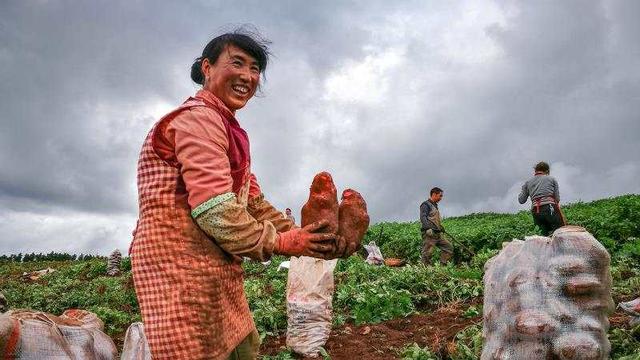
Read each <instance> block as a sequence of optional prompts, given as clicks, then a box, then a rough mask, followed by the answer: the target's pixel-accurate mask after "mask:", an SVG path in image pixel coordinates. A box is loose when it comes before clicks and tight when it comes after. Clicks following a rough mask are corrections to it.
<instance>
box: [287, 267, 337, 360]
mask: <svg viewBox="0 0 640 360" xmlns="http://www.w3.org/2000/svg"><path fill="white" fill-rule="evenodd" d="M337 262H338V260H322V259H316V258H312V257H306V256H301V257H292V258H291V264H290V267H289V277H288V280H287V346H288V347H289V348H291V349H292V350H293V351H295V352H297V353H299V354H303V355H306V356H311V357H315V356H317V355H318V353H319V352H320V348H321V347H322V346H323V345H324V344H325V343H326V342H327V339H328V338H329V333H330V332H331V319H332V311H333V308H332V305H331V302H332V299H333V290H334V284H333V270H334V269H335V267H336V264H337Z"/></svg>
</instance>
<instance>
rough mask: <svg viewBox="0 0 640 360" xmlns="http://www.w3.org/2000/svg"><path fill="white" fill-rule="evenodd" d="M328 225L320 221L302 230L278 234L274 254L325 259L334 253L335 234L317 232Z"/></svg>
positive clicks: (324, 221) (297, 229)
mask: <svg viewBox="0 0 640 360" xmlns="http://www.w3.org/2000/svg"><path fill="white" fill-rule="evenodd" d="M327 225H329V222H328V221H326V220H321V221H318V222H315V223H313V224H310V225H307V226H305V227H303V228H295V229H291V230H289V231H286V232H282V233H279V234H278V240H277V241H276V245H275V247H274V251H273V252H274V253H275V254H278V255H286V256H311V257H315V258H320V259H325V258H327V257H328V255H329V254H330V253H332V252H333V251H334V247H335V245H334V244H335V239H336V234H333V233H320V232H318V231H319V230H320V229H322V228H323V227H325V226H327Z"/></svg>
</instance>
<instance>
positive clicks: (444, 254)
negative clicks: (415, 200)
mask: <svg viewBox="0 0 640 360" xmlns="http://www.w3.org/2000/svg"><path fill="white" fill-rule="evenodd" d="M443 196H444V191H442V189H440V188H438V187H434V188H433V189H431V191H430V192H429V199H428V200H427V201H425V202H423V203H422V204H421V205H420V222H421V223H422V229H421V230H422V241H423V243H422V263H423V264H425V265H429V264H430V263H431V254H432V253H433V248H434V247H435V246H437V247H438V248H439V249H440V263H441V264H446V262H447V261H449V259H451V256H452V255H453V246H451V243H450V242H448V241H447V240H445V239H444V238H443V237H442V232H443V231H444V227H442V219H441V218H440V211H439V209H438V203H439V202H440V200H442V197H443Z"/></svg>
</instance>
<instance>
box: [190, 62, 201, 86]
mask: <svg viewBox="0 0 640 360" xmlns="http://www.w3.org/2000/svg"><path fill="white" fill-rule="evenodd" d="M191 80H193V82H195V83H196V84H200V85H204V74H202V58H201V57H199V58H197V59H196V61H194V62H193V65H191Z"/></svg>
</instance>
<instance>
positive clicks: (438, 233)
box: [425, 229, 440, 238]
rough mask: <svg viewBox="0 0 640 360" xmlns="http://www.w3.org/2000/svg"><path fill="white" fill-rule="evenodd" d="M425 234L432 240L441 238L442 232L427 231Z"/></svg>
mask: <svg viewBox="0 0 640 360" xmlns="http://www.w3.org/2000/svg"><path fill="white" fill-rule="evenodd" d="M425 233H426V234H427V236H429V237H432V238H438V237H440V231H439V230H435V229H427V231H425Z"/></svg>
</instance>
